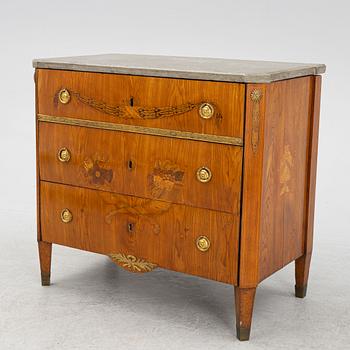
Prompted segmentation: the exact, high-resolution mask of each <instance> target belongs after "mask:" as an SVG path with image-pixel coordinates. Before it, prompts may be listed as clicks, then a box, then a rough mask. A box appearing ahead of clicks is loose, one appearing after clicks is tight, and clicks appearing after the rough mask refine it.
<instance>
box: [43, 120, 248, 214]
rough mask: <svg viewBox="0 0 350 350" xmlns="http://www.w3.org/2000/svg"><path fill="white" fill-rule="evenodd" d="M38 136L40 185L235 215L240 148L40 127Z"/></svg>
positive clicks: (163, 138)
mask: <svg viewBox="0 0 350 350" xmlns="http://www.w3.org/2000/svg"><path fill="white" fill-rule="evenodd" d="M39 131H40V137H39V141H40V146H39V149H40V151H39V152H40V155H39V156H40V175H41V179H42V180H46V181H52V182H59V183H65V184H71V185H76V186H83V187H90V188H96V189H100V190H105V191H111V192H117V193H123V194H128V195H135V196H139V197H146V198H153V199H161V200H165V201H170V202H175V203H181V204H187V205H193V206H198V207H203V208H208V209H214V210H223V211H226V212H231V213H232V212H233V213H235V214H236V213H239V210H240V209H239V208H240V191H241V162H242V148H241V147H233V146H227V145H220V144H213V143H208V142H196V141H189V140H179V139H172V138H165V137H158V136H149V135H141V134H132V133H125V132H117V131H107V130H98V129H90V128H82V127H76V126H66V125H59V124H52V123H45V122H40V126H39ZM63 147H66V148H68V150H69V151H70V154H71V158H70V160H69V161H68V162H60V161H59V160H58V156H57V155H58V152H59V150H60V149H61V148H63ZM200 167H207V168H209V169H210V170H211V173H212V178H211V180H210V181H209V182H206V183H202V182H200V181H199V180H198V179H197V170H198V169H199V168H200Z"/></svg>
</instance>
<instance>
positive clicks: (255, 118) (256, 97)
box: [250, 89, 262, 153]
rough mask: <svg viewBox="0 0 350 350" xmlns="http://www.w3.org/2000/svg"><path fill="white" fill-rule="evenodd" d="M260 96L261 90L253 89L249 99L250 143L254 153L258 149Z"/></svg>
mask: <svg viewBox="0 0 350 350" xmlns="http://www.w3.org/2000/svg"><path fill="white" fill-rule="evenodd" d="M261 98H262V91H261V90H259V89H254V90H253V91H252V92H251V94H250V99H251V100H252V102H253V112H252V134H251V144H252V148H253V152H254V153H256V151H257V150H258V145H259V129H260V100H261Z"/></svg>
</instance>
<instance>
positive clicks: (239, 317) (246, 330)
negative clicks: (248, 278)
mask: <svg viewBox="0 0 350 350" xmlns="http://www.w3.org/2000/svg"><path fill="white" fill-rule="evenodd" d="M255 290H256V288H239V287H235V305H236V330H237V338H238V339H239V340H249V335H250V326H251V323H252V315H253V307H254V298H255Z"/></svg>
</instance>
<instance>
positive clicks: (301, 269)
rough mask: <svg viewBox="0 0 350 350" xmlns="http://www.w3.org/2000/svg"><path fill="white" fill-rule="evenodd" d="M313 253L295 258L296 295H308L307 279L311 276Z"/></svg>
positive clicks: (300, 296) (298, 296)
mask: <svg viewBox="0 0 350 350" xmlns="http://www.w3.org/2000/svg"><path fill="white" fill-rule="evenodd" d="M310 262H311V254H306V255H303V256H301V257H300V258H298V259H297V260H295V296H296V297H297V298H304V297H305V296H306V290H307V281H308V278H309V270H310Z"/></svg>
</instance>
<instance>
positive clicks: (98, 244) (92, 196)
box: [40, 182, 239, 284]
mask: <svg viewBox="0 0 350 350" xmlns="http://www.w3.org/2000/svg"><path fill="white" fill-rule="evenodd" d="M40 199H41V205H40V207H41V234H42V239H43V240H44V241H47V242H53V243H57V244H62V245H65V246H70V247H73V248H79V249H83V250H87V251H92V252H97V253H102V254H107V255H109V254H125V256H126V255H129V254H131V255H134V256H136V257H138V258H142V259H144V260H146V261H147V262H150V263H152V264H156V265H157V266H159V267H163V268H167V269H171V270H175V271H180V272H185V273H190V274H194V275H198V276H202V277H206V278H210V279H214V280H218V281H222V282H226V283H231V284H235V283H236V280H237V256H238V255H237V248H238V225H239V216H238V215H232V214H228V213H223V212H216V211H212V210H205V209H199V208H191V207H188V206H184V205H178V204H171V203H167V202H163V201H156V200H149V199H142V198H137V197H131V196H123V195H117V194H113V193H109V192H103V191H97V190H90V189H83V188H78V187H73V186H66V185H59V184H52V183H47V182H41V183H40ZM64 209H68V210H69V211H70V213H71V215H72V216H71V217H69V216H68V215H66V216H64V217H65V218H66V219H67V218H68V219H69V220H71V221H70V222H63V221H62V218H61V213H62V211H63V210H64ZM69 220H66V221H69ZM200 236H206V238H207V239H208V241H209V242H210V246H209V249H208V250H206V251H201V250H199V249H198V247H197V239H198V237H200Z"/></svg>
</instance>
